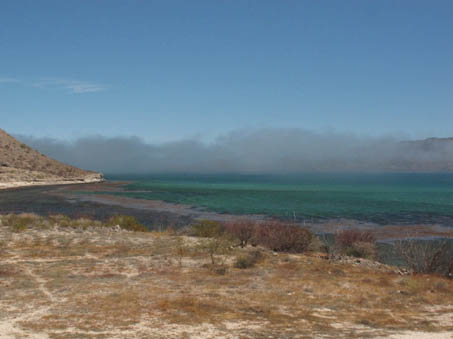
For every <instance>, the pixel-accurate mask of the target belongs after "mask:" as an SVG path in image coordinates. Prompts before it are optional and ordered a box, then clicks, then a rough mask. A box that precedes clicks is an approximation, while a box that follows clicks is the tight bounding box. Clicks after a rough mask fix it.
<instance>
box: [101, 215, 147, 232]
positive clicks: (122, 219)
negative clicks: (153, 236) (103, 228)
mask: <svg viewBox="0 0 453 339" xmlns="http://www.w3.org/2000/svg"><path fill="white" fill-rule="evenodd" d="M108 225H110V226H116V225H119V226H120V227H121V228H122V229H123V230H128V231H134V232H148V231H149V230H148V229H147V228H146V227H145V226H143V225H142V224H141V223H139V222H138V221H137V219H135V217H133V216H130V215H115V216H113V217H111V218H110V219H109V220H108Z"/></svg>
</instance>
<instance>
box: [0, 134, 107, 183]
mask: <svg viewBox="0 0 453 339" xmlns="http://www.w3.org/2000/svg"><path fill="white" fill-rule="evenodd" d="M101 180H102V175H101V174H99V173H96V172H91V171H85V170H82V169H80V168H76V167H73V166H70V165H66V164H63V163H61V162H59V161H56V160H54V159H51V158H49V157H47V156H45V155H43V154H41V153H39V152H38V151H36V150H34V149H32V148H30V147H29V146H27V145H25V144H23V143H21V142H20V141H18V140H16V139H15V138H13V137H12V136H11V135H9V134H8V133H6V132H5V131H3V130H1V129H0V188H7V187H17V186H28V185H46V184H60V183H61V184H63V183H72V182H77V183H79V182H96V181H101Z"/></svg>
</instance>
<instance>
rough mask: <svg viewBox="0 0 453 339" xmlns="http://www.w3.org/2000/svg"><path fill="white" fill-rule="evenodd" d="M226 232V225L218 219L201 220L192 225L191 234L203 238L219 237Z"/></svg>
mask: <svg viewBox="0 0 453 339" xmlns="http://www.w3.org/2000/svg"><path fill="white" fill-rule="evenodd" d="M223 234H224V226H223V224H221V223H220V222H218V221H212V220H201V221H199V222H198V223H196V224H194V225H192V229H191V235H193V236H196V237H203V238H217V237H221V236H222V235H223Z"/></svg>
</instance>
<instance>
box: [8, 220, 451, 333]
mask: <svg viewBox="0 0 453 339" xmlns="http://www.w3.org/2000/svg"><path fill="white" fill-rule="evenodd" d="M22 217H23V218H25V217H26V218H31V219H32V220H36V223H33V221H31V223H30V220H28V222H27V225H26V227H25V228H24V229H23V230H21V231H20V232H19V233H18V232H16V230H15V229H14V225H9V223H13V224H15V222H16V221H17V217H16V219H15V218H12V217H11V216H9V217H6V218H2V226H0V244H1V248H2V249H1V250H0V338H15V337H26V336H32V335H35V337H37V338H39V337H40V336H41V337H42V338H47V337H49V338H77V337H80V338H130V337H138V338H162V337H169V338H185V337H194V338H203V337H205V338H217V337H226V338H257V337H271V336H273V337H278V338H285V337H287V338H293V337H317V336H318V337H321V336H323V337H327V338H330V337H331V338H334V337H335V338H338V337H340V338H351V337H377V336H383V337H388V336H391V335H398V334H404V333H406V334H407V333H414V331H418V333H427V334H429V335H433V336H434V335H436V334H439V335H445V336H446V337H448V336H451V334H452V333H453V319H452V315H453V306H452V305H453V281H452V280H449V279H447V278H445V277H441V276H437V275H422V274H421V275H400V274H398V270H396V269H392V268H388V269H386V270H383V269H376V268H375V267H374V266H367V265H361V264H358V263H357V262H356V260H357V258H354V259H353V260H352V261H331V260H326V259H324V258H321V257H319V256H318V255H316V254H313V253H311V254H310V253H302V254H299V253H291V254H288V253H277V252H273V251H271V250H269V249H266V248H264V247H252V246H250V245H248V246H247V245H246V244H244V243H241V244H240V245H241V246H242V245H243V247H241V246H235V243H234V242H233V245H231V242H230V243H229V244H230V245H231V246H230V245H228V246H227V245H226V246H225V247H224V248H223V247H222V248H221V247H215V246H214V247H215V251H214V252H212V251H213V250H212V247H211V241H212V239H211V238H196V237H191V236H182V235H174V233H173V232H171V233H156V232H132V231H127V230H122V229H121V228H117V227H115V226H111V225H107V226H102V225H100V224H99V225H96V224H95V223H94V224H93V225H88V224H89V222H86V221H84V222H82V221H80V222H79V223H77V222H74V223H73V224H71V223H70V224H71V225H63V226H61V225H58V223H57V222H55V220H62V217H59V218H60V219H58V218H54V219H52V218H49V219H40V218H39V217H36V216H30V215H28V216H22ZM19 219H20V218H19ZM22 221H23V220H22ZM46 221H49V224H47V223H46ZM87 223H88V224H87ZM222 241H225V240H224V239H223V240H222ZM222 246H223V245H222ZM220 249H221V251H220ZM212 253H214V254H213V255H214V263H213V262H212V257H211V255H212ZM258 253H259V254H258ZM241 258H242V259H241ZM239 259H241V260H245V262H246V263H245V264H238V262H240V260H239ZM361 260H364V259H361ZM250 263H252V264H250ZM407 331H412V332H407Z"/></svg>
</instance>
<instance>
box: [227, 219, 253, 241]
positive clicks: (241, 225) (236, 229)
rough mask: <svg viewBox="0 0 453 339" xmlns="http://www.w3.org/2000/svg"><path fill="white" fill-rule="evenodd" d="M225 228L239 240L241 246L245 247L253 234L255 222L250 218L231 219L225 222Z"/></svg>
mask: <svg viewBox="0 0 453 339" xmlns="http://www.w3.org/2000/svg"><path fill="white" fill-rule="evenodd" d="M225 230H226V231H227V232H228V233H230V234H231V235H232V236H233V237H235V238H236V239H238V240H239V245H240V246H241V247H245V246H247V244H248V243H249V242H250V240H251V239H252V238H253V236H254V234H255V230H256V224H255V223H254V222H253V221H250V220H239V221H233V222H229V223H226V224H225Z"/></svg>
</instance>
